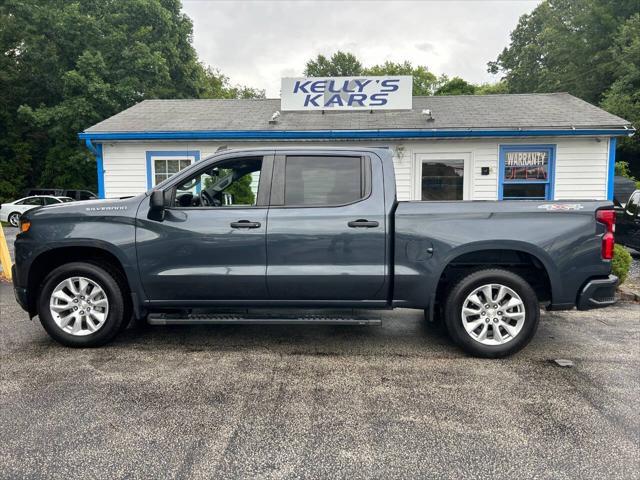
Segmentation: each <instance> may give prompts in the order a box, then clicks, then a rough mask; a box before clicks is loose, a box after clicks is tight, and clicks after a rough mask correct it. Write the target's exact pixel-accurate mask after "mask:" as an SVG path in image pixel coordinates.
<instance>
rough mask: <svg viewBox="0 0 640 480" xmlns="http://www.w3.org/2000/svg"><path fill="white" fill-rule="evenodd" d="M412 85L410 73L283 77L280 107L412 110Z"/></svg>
mask: <svg viewBox="0 0 640 480" xmlns="http://www.w3.org/2000/svg"><path fill="white" fill-rule="evenodd" d="M412 87H413V79H412V77H411V76H409V75H396V76H383V77H321V78H319V77H316V78H283V79H282V90H281V92H280V96H281V105H280V109H281V110H282V111H292V110H411V107H412V96H411V91H412Z"/></svg>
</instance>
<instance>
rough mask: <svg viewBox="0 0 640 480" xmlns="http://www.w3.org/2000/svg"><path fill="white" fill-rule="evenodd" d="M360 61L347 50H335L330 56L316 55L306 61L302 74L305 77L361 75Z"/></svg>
mask: <svg viewBox="0 0 640 480" xmlns="http://www.w3.org/2000/svg"><path fill="white" fill-rule="evenodd" d="M362 72H363V69H362V64H361V63H360V61H359V60H358V59H357V58H356V57H355V55H353V54H352V53H348V52H341V51H337V52H336V53H334V54H333V55H331V58H327V57H325V56H324V55H318V56H317V57H316V58H315V59H311V60H309V61H308V62H307V65H306V67H305V69H304V74H305V75H306V76H307V77H348V76H352V75H362Z"/></svg>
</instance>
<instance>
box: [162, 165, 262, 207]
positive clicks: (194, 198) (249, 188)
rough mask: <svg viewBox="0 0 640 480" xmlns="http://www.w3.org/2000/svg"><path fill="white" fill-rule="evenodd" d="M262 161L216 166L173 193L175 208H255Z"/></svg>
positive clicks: (181, 185) (187, 181) (178, 187)
mask: <svg viewBox="0 0 640 480" xmlns="http://www.w3.org/2000/svg"><path fill="white" fill-rule="evenodd" d="M261 168H262V157H250V158H242V159H234V160H232V161H230V162H224V163H221V164H216V165H214V166H212V167H210V168H207V169H205V170H200V171H199V172H198V173H197V174H195V175H193V176H191V177H189V178H188V179H187V180H185V181H183V182H182V183H181V184H180V185H178V186H177V187H176V189H175V195H174V206H175V207H183V208H184V207H205V208H206V207H209V208H210V207H231V206H244V207H251V206H255V204H256V198H257V196H258V184H259V181H260V169H261Z"/></svg>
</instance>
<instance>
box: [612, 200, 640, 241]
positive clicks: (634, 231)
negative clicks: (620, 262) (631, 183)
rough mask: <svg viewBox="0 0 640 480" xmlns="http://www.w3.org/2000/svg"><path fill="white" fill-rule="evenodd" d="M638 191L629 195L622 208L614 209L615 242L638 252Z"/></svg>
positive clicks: (639, 228)
mask: <svg viewBox="0 0 640 480" xmlns="http://www.w3.org/2000/svg"><path fill="white" fill-rule="evenodd" d="M639 205H640V190H636V191H635V192H633V193H632V194H631V196H630V197H629V200H628V201H627V204H626V205H625V207H624V208H616V241H617V242H618V243H619V244H621V245H624V246H625V247H631V248H633V249H634V250H640V207H639Z"/></svg>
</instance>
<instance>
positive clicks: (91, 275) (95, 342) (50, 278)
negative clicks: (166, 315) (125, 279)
mask: <svg viewBox="0 0 640 480" xmlns="http://www.w3.org/2000/svg"><path fill="white" fill-rule="evenodd" d="M74 276H82V277H86V278H88V279H90V280H93V281H94V282H96V283H97V284H98V285H99V286H100V287H101V288H102V289H103V290H104V292H105V294H106V297H107V299H108V301H109V311H108V314H107V317H106V320H105V321H104V324H103V325H102V326H101V327H100V328H99V329H98V330H97V331H95V332H94V333H91V334H89V335H85V336H75V335H72V334H70V333H67V332H65V331H64V330H62V329H61V328H60V327H59V326H58V325H57V324H56V322H55V321H54V319H53V317H52V316H51V312H50V310H49V301H50V297H51V293H52V292H53V290H54V289H55V287H56V286H57V285H58V284H59V283H60V282H62V281H63V280H64V279H66V278H69V277H74ZM127 310H128V308H127V305H126V302H125V299H124V297H123V287H122V280H121V279H120V278H119V275H118V273H117V272H116V271H112V270H111V269H110V268H109V267H108V266H106V265H95V264H92V263H85V262H73V263H67V264H65V265H62V266H60V267H58V268H56V269H55V270H53V271H52V272H51V273H50V274H49V275H47V277H46V278H45V280H44V282H43V283H42V286H41V288H40V293H39V295H38V314H39V317H40V323H42V326H43V327H44V329H45V330H46V331H47V333H48V334H49V335H50V336H51V337H52V338H54V339H55V340H57V341H58V342H60V343H61V344H63V345H65V346H67V347H77V348H84V347H98V346H101V345H104V344H106V343H108V342H109V341H111V340H112V339H113V338H114V337H115V336H116V335H117V334H118V332H120V331H121V329H122V324H123V323H125V321H124V319H125V313H126V311H127ZM126 318H127V319H128V318H129V317H126Z"/></svg>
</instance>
